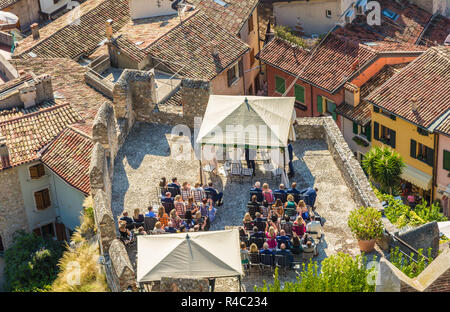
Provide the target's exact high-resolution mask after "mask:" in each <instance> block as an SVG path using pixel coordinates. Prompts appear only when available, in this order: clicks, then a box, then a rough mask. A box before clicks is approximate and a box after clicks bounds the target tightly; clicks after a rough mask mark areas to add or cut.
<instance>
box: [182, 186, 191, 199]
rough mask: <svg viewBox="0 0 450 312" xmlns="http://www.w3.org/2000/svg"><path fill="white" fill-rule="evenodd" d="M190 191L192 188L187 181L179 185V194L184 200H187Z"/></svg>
mask: <svg viewBox="0 0 450 312" xmlns="http://www.w3.org/2000/svg"><path fill="white" fill-rule="evenodd" d="M191 191H192V188H191V186H190V185H189V183H187V182H184V183H183V186H182V187H181V194H180V195H181V197H182V198H183V200H184V201H187V200H188V199H189V196H191Z"/></svg>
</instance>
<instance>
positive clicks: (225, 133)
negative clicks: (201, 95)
mask: <svg viewBox="0 0 450 312" xmlns="http://www.w3.org/2000/svg"><path fill="white" fill-rule="evenodd" d="M294 102H295V98H293V97H267V96H224V95H211V96H210V97H209V102H208V107H207V108H206V112H205V116H204V119H203V123H202V126H201V128H200V131H199V134H198V138H197V143H199V144H200V143H201V144H210V145H228V146H230V145H231V146H237V147H245V146H251V147H258V146H261V147H285V146H286V145H287V140H288V137H289V130H290V127H291V125H292V123H293V122H294V119H295V110H294Z"/></svg>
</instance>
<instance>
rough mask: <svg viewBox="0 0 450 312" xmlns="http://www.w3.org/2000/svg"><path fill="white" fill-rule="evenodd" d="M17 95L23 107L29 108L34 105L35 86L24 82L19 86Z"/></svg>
mask: <svg viewBox="0 0 450 312" xmlns="http://www.w3.org/2000/svg"><path fill="white" fill-rule="evenodd" d="M19 97H20V100H21V101H22V103H23V105H24V106H25V108H30V107H33V106H35V105H36V86H35V85H34V83H33V84H29V83H28V82H25V83H24V85H23V86H22V87H20V88H19Z"/></svg>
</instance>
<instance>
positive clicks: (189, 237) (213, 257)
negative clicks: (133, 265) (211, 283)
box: [137, 229, 243, 284]
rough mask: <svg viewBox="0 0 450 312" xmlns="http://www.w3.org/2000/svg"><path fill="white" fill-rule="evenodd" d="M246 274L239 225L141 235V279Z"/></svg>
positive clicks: (142, 280) (138, 279)
mask: <svg viewBox="0 0 450 312" xmlns="http://www.w3.org/2000/svg"><path fill="white" fill-rule="evenodd" d="M242 274H243V271H242V265H241V256H240V249H239V231H238V230H237V229H233V230H225V231H213V232H188V233H183V234H181V233H180V234H162V235H145V236H138V237H137V281H138V283H143V284H145V283H149V282H153V281H159V280H161V278H162V277H179V278H217V277H232V276H238V277H239V280H240V276H241V275H242Z"/></svg>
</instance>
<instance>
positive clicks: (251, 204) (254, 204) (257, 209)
mask: <svg viewBox="0 0 450 312" xmlns="http://www.w3.org/2000/svg"><path fill="white" fill-rule="evenodd" d="M250 207H254V210H253V211H254V212H255V213H256V212H261V211H260V210H261V208H260V206H259V203H258V200H257V197H256V195H253V196H252V199H251V201H250V202H248V204H247V208H250ZM250 215H251V216H252V218H254V217H255V216H254V215H252V214H250Z"/></svg>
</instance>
